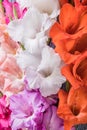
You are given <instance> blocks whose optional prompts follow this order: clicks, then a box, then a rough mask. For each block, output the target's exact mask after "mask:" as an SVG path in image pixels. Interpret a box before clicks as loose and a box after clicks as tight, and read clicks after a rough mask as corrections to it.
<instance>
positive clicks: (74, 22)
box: [50, 3, 87, 63]
mask: <svg viewBox="0 0 87 130" xmlns="http://www.w3.org/2000/svg"><path fill="white" fill-rule="evenodd" d="M67 9H68V10H67ZM86 19H87V13H86V12H85V11H84V12H83V13H82V12H81V11H78V10H77V9H76V8H75V7H73V6H72V5H70V4H68V3H67V4H64V6H63V7H62V8H61V11H60V15H59V23H58V22H56V23H55V24H54V25H53V26H52V28H51V30H50V37H51V38H52V41H53V43H54V44H55V46H56V48H55V51H56V52H58V53H59V54H60V56H61V58H62V59H63V60H64V61H65V62H66V63H71V62H73V61H75V60H76V59H77V57H78V56H79V55H80V54H81V53H82V52H83V51H85V50H87V21H86Z"/></svg>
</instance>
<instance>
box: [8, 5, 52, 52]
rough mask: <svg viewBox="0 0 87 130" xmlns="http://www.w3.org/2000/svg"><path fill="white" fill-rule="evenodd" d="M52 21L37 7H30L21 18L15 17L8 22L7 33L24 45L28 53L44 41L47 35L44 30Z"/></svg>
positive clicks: (46, 29)
mask: <svg viewBox="0 0 87 130" xmlns="http://www.w3.org/2000/svg"><path fill="white" fill-rule="evenodd" d="M51 25H52V22H51V20H50V19H49V17H48V16H47V15H46V14H41V13H40V12H39V11H38V10H37V9H35V8H33V7H31V8H29V10H28V11H27V12H26V14H25V15H24V17H23V19H16V20H14V21H12V22H10V23H9V24H8V29H7V31H8V33H9V35H10V36H11V37H12V39H14V40H15V41H17V42H20V43H22V44H23V45H24V47H25V49H26V50H28V51H29V52H30V53H36V52H35V50H37V48H38V46H39V44H42V46H44V44H45V43H46V41H47V39H48V37H47V36H46V32H47V31H48V30H49V28H50V27H51Z"/></svg>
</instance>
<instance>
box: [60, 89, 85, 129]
mask: <svg viewBox="0 0 87 130" xmlns="http://www.w3.org/2000/svg"><path fill="white" fill-rule="evenodd" d="M58 96H59V106H58V111H57V114H58V116H59V117H61V118H62V119H64V127H65V128H64V130H71V127H72V126H74V125H77V124H86V123H87V87H82V88H81V87H80V88H78V89H76V90H75V89H74V88H73V87H71V89H70V91H69V94H68V93H66V92H65V91H64V90H60V91H59V94H58Z"/></svg>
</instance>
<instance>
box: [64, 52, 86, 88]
mask: <svg viewBox="0 0 87 130" xmlns="http://www.w3.org/2000/svg"><path fill="white" fill-rule="evenodd" d="M62 74H63V75H64V76H65V77H66V78H67V80H68V81H69V82H70V83H71V85H72V86H73V87H75V88H78V87H80V86H87V51H86V52H84V53H83V54H82V55H81V56H80V57H79V58H78V59H77V60H76V61H75V63H74V64H69V65H66V66H64V67H63V68H62Z"/></svg>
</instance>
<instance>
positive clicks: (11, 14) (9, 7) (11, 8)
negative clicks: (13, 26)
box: [3, 0, 27, 24]
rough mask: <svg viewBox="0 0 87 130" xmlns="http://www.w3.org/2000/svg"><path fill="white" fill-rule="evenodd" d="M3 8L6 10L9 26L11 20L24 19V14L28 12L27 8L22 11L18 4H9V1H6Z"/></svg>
mask: <svg viewBox="0 0 87 130" xmlns="http://www.w3.org/2000/svg"><path fill="white" fill-rule="evenodd" d="M3 6H4V8H5V15H6V23H7V24H8V23H9V22H10V20H13V19H17V18H21V17H23V15H24V13H25V12H26V11H27V8H24V9H23V10H22V9H20V6H19V4H18V3H17V2H9V0H4V1H3Z"/></svg>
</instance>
